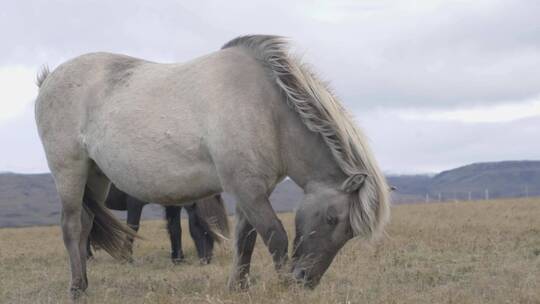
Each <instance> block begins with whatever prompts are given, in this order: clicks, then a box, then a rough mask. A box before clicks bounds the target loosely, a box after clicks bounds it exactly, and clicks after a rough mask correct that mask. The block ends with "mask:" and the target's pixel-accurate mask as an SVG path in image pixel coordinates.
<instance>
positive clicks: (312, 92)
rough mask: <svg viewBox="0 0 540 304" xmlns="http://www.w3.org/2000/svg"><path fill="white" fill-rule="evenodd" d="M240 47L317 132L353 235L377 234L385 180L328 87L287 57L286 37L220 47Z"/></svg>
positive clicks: (386, 207) (385, 203) (385, 209)
mask: <svg viewBox="0 0 540 304" xmlns="http://www.w3.org/2000/svg"><path fill="white" fill-rule="evenodd" d="M230 47H240V48H244V49H247V50H249V51H251V53H252V54H253V56H254V57H255V58H256V59H257V60H258V61H259V62H260V63H261V64H262V65H263V66H264V67H265V68H267V69H268V70H269V71H270V73H269V74H270V75H271V77H272V78H273V79H272V80H273V81H274V83H275V85H276V86H277V87H278V88H279V89H280V91H281V92H282V93H283V95H284V96H285V97H286V100H287V103H288V105H289V106H290V107H291V108H292V109H293V110H294V111H295V112H296V113H297V114H298V116H299V118H300V119H301V120H302V122H303V123H304V125H305V126H306V127H307V128H308V129H309V130H310V131H312V132H315V133H319V134H320V135H321V137H322V139H323V140H324V142H325V143H326V145H327V146H328V148H329V149H330V151H331V152H332V155H333V157H334V159H335V161H336V163H337V164H338V165H339V167H340V168H341V170H342V171H343V173H345V175H346V176H347V179H346V180H345V181H344V183H343V184H342V190H343V191H345V192H347V193H350V194H351V196H350V199H351V204H350V207H349V209H350V210H349V219H350V222H351V227H352V230H353V233H354V235H355V236H363V237H365V238H371V237H376V236H378V235H381V234H383V232H384V226H385V224H386V223H387V221H388V219H389V216H390V202H389V194H388V186H387V184H386V179H385V177H384V175H383V174H382V172H381V170H380V169H379V167H378V165H377V163H376V162H375V158H374V156H373V153H372V152H371V150H370V148H369V146H368V142H367V139H366V138H365V136H364V135H363V134H362V132H361V131H360V130H359V129H358V128H357V127H356V125H355V123H354V121H353V119H352V117H351V116H350V115H349V114H348V113H347V112H346V111H345V109H344V108H343V106H342V105H341V103H340V102H339V101H338V100H337V98H336V97H335V96H334V95H333V94H332V92H331V91H330V90H329V89H328V87H327V86H326V85H325V84H324V83H323V82H321V81H320V80H318V79H317V77H316V76H315V74H314V73H313V72H312V71H311V70H310V69H309V67H308V66H307V65H306V64H304V63H302V62H301V60H299V59H297V58H295V57H294V56H291V55H290V53H289V50H288V45H287V41H286V39H284V38H282V37H278V36H264V35H251V36H243V37H238V38H236V39H233V40H231V41H229V42H228V43H226V44H225V45H224V46H223V48H224V49H225V48H230Z"/></svg>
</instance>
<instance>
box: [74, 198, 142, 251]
mask: <svg viewBox="0 0 540 304" xmlns="http://www.w3.org/2000/svg"><path fill="white" fill-rule="evenodd" d="M83 206H84V210H85V211H86V212H88V213H90V214H93V215H94V223H93V225H92V230H91V231H90V237H89V240H90V244H92V246H93V247H94V248H101V249H104V250H105V251H107V253H109V254H110V255H111V256H112V257H114V258H116V259H125V260H130V259H131V245H130V242H129V241H128V240H129V239H130V238H131V239H133V238H137V232H135V231H134V230H133V229H131V228H129V227H128V226H126V225H125V224H123V223H122V222H120V221H119V220H118V219H117V218H116V217H115V216H114V215H113V214H112V213H111V212H110V211H109V210H108V209H107V208H106V207H105V206H104V205H102V204H99V203H98V202H96V201H95V200H94V199H93V198H92V197H91V195H90V190H89V189H88V188H87V189H86V191H85V192H84V197H83Z"/></svg>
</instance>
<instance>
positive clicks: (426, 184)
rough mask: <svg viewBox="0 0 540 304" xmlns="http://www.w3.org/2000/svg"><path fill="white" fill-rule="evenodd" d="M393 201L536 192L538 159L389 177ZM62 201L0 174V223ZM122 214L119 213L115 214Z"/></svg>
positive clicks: (25, 177)
mask: <svg viewBox="0 0 540 304" xmlns="http://www.w3.org/2000/svg"><path fill="white" fill-rule="evenodd" d="M387 179H388V183H389V184H390V185H393V186H396V187H397V188H398V190H397V191H395V192H393V193H392V201H393V202H394V203H397V204H399V203H414V202H425V201H426V196H427V198H428V201H429V202H433V201H438V200H439V195H440V198H441V200H443V201H446V200H467V199H469V195H470V197H471V199H483V198H484V197H485V196H486V190H487V195H489V198H502V197H523V196H526V195H529V196H540V161H504V162H492V163H476V164H472V165H467V166H463V167H459V168H456V169H452V170H448V171H444V172H441V173H439V174H437V175H390V176H388V177H387ZM302 194H303V191H302V189H300V188H299V187H298V186H296V184H295V183H294V182H293V181H291V180H290V179H286V180H285V181H283V182H282V183H281V184H280V185H278V187H277V188H276V190H275V191H274V192H273V193H272V196H271V197H270V201H271V202H272V205H273V206H274V209H275V210H276V211H278V212H284V211H291V210H293V209H294V208H296V207H297V205H298V203H299V202H300V201H301V199H302ZM224 197H225V201H226V204H227V208H228V210H229V211H230V212H231V213H232V212H234V199H233V198H232V197H231V196H230V195H227V194H225V195H224ZM59 212H60V203H59V199H58V195H57V194H56V189H55V187H54V182H53V179H52V178H51V176H50V174H14V173H0V227H8V226H31V225H47V224H57V223H59V221H60V213H59ZM118 214H119V215H120V216H124V215H123V213H118ZM162 214H163V211H162V208H161V207H159V206H157V205H149V206H147V207H146V208H145V209H144V212H143V217H144V218H159V217H162Z"/></svg>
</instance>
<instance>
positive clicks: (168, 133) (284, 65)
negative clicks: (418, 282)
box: [35, 35, 390, 298]
mask: <svg viewBox="0 0 540 304" xmlns="http://www.w3.org/2000/svg"><path fill="white" fill-rule="evenodd" d="M37 83H38V86H39V87H40V90H39V94H38V97H37V100H36V111H35V112H36V122H37V126H38V130H39V135H40V137H41V140H42V143H43V146H44V149H45V153H46V156H47V161H48V164H49V168H50V170H51V172H52V175H53V177H54V180H55V183H56V188H57V190H58V194H59V196H60V198H61V201H62V223H61V226H62V233H63V237H64V244H65V246H66V249H67V252H68V254H69V260H70V266H71V285H70V286H71V287H70V292H71V295H72V296H73V297H75V298H76V297H78V296H79V295H80V294H81V292H82V291H84V290H85V289H86V288H87V286H88V280H87V276H86V240H87V238H88V236H89V234H92V236H91V239H92V241H93V242H95V243H96V244H98V245H99V246H100V247H101V248H104V249H105V250H107V251H108V252H109V253H110V254H111V255H113V256H115V257H118V258H122V257H126V256H129V250H128V248H127V246H125V241H124V240H125V238H126V237H133V236H135V233H134V231H133V230H132V229H130V228H128V227H127V226H125V225H124V224H122V223H120V222H119V221H118V220H117V219H116V218H114V217H113V216H111V215H110V213H109V212H107V209H106V208H105V206H104V204H103V202H104V201H105V199H106V196H107V192H108V190H109V185H110V183H111V182H113V183H114V184H115V185H116V186H117V187H118V188H119V189H121V190H122V191H124V192H126V193H129V194H130V195H132V196H135V197H137V198H139V199H141V200H144V201H150V202H154V203H158V204H162V205H173V204H178V203H180V204H182V203H184V204H188V202H192V201H193V200H196V199H199V198H202V197H207V196H210V195H212V194H216V193H221V192H228V193H230V194H231V195H233V197H234V198H235V200H236V206H237V212H236V217H237V221H236V232H235V240H234V245H233V247H234V258H233V265H232V272H231V275H230V277H229V288H231V289H233V290H235V289H238V288H245V287H247V285H248V282H249V277H248V274H249V269H250V262H251V256H252V253H253V248H254V245H255V239H256V236H257V235H259V236H260V237H261V238H262V240H263V241H264V244H265V245H266V247H267V248H268V251H269V253H270V254H271V255H272V258H273V262H274V266H275V268H276V270H277V272H278V274H280V277H282V276H284V275H286V273H285V272H286V271H287V269H290V271H291V273H292V276H293V277H294V278H295V279H296V280H297V281H299V282H301V283H303V284H305V285H306V286H309V287H313V286H315V285H316V284H317V283H318V282H319V280H320V278H321V277H322V275H323V274H324V272H325V271H326V270H327V269H328V267H329V266H330V264H331V262H332V260H333V259H334V257H335V255H336V254H337V252H338V251H339V250H340V249H341V248H342V247H343V245H345V243H346V242H347V241H348V240H350V239H352V238H353V237H355V236H358V237H361V238H372V237H374V236H377V235H381V234H382V232H383V227H384V226H385V223H386V222H387V219H388V218H389V213H390V211H389V209H390V208H389V200H388V196H389V195H388V186H387V184H386V180H385V178H384V176H383V174H382V172H381V171H380V169H379V168H378V165H377V163H376V161H375V159H374V156H373V154H372V152H371V151H370V149H369V147H368V143H367V140H366V139H365V138H364V135H363V134H362V132H361V131H360V130H359V129H358V128H357V127H356V125H355V123H354V122H353V119H352V118H351V116H350V115H349V114H348V113H347V112H346V111H345V109H344V108H343V106H342V105H341V103H340V102H339V101H338V99H337V98H336V97H335V96H334V95H333V94H332V93H331V92H330V90H329V89H328V88H327V87H326V86H325V85H324V84H323V83H322V82H321V81H319V80H318V79H317V77H316V76H315V74H314V73H313V72H311V71H310V70H309V68H308V67H307V66H306V65H305V64H303V63H302V62H301V61H300V60H299V59H297V58H296V57H294V56H293V55H291V54H290V53H289V50H288V47H287V42H286V40H284V39H283V38H280V37H276V36H263V35H254V36H243V37H239V38H236V39H234V40H232V41H230V42H228V43H226V44H225V45H224V46H223V48H222V49H221V50H219V51H216V52H214V53H211V54H208V55H206V56H202V57H200V58H197V59H194V60H192V61H189V62H185V63H172V64H160V63H155V62H150V61H145V60H141V59H137V58H133V57H128V56H124V55H117V54H110V53H92V54H86V55H82V56H80V57H77V58H75V59H72V60H70V61H68V62H66V63H63V64H62V65H60V66H59V67H57V68H56V69H55V70H54V71H53V72H51V73H47V70H44V71H42V73H40V74H39V75H38V79H37ZM286 176H289V177H290V178H291V179H292V180H293V181H294V182H295V183H296V184H298V185H299V186H300V187H301V188H302V189H303V190H304V197H303V200H302V202H301V203H300V205H299V208H298V210H297V212H296V215H295V227H296V236H295V239H294V248H293V250H292V263H289V262H288V261H289V259H288V237H287V233H286V232H285V229H284V227H283V225H282V223H281V221H280V220H279V219H278V217H277V215H276V213H275V212H274V210H273V209H272V206H271V205H270V201H269V199H268V198H269V195H270V194H271V193H272V191H273V190H274V188H275V186H276V185H277V184H278V183H279V182H280V181H281V180H283V179H284V178H285V177H286ZM83 202H84V203H83ZM92 219H95V222H94V227H95V226H98V228H97V229H93V228H92V223H93V220H92ZM288 265H290V268H289V266H288Z"/></svg>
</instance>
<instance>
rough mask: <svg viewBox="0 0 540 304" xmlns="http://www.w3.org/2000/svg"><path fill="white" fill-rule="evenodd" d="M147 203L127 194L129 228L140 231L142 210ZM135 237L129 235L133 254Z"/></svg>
mask: <svg viewBox="0 0 540 304" xmlns="http://www.w3.org/2000/svg"><path fill="white" fill-rule="evenodd" d="M145 205H146V204H145V203H143V202H141V201H139V200H138V199H136V198H134V197H132V196H130V195H127V196H126V209H127V220H126V222H127V225H128V226H129V228H131V229H133V230H135V232H138V231H139V227H140V224H141V215H142V210H143V208H144V206H145ZM134 241H135V240H134V239H133V238H131V237H128V242H129V251H130V252H131V254H133V243H134Z"/></svg>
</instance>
